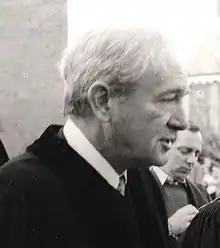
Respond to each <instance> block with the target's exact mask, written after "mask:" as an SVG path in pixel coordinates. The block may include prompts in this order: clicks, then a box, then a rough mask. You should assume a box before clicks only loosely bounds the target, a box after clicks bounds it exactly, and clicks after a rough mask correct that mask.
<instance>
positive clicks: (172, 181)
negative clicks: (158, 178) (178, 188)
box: [166, 176, 186, 187]
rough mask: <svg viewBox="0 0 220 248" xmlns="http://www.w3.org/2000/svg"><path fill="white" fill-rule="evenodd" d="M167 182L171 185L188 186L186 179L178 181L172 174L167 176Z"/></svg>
mask: <svg viewBox="0 0 220 248" xmlns="http://www.w3.org/2000/svg"><path fill="white" fill-rule="evenodd" d="M166 183H167V184H170V185H182V186H184V187H185V186H186V184H185V182H184V181H182V182H180V181H178V180H176V179H174V178H172V177H170V176H168V177H167V179H166Z"/></svg>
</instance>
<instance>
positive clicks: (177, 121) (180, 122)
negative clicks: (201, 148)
mask: <svg viewBox="0 0 220 248" xmlns="http://www.w3.org/2000/svg"><path fill="white" fill-rule="evenodd" d="M167 125H168V127H169V128H171V129H173V130H176V131H180V130H185V129H186V128H187V120H186V118H185V117H181V118H179V117H174V116H172V117H171V118H170V120H169V121H168V123H167Z"/></svg>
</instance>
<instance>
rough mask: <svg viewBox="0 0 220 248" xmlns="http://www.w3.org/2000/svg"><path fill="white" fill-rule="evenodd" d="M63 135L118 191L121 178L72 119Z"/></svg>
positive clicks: (68, 121)
mask: <svg viewBox="0 0 220 248" xmlns="http://www.w3.org/2000/svg"><path fill="white" fill-rule="evenodd" d="M63 133H64V136H65V138H66V140H67V143H68V144H69V146H70V147H71V148H73V149H74V150H75V151H76V152H77V153H78V154H79V155H80V156H82V157H83V158H84V159H85V160H86V161H87V162H88V163H89V164H90V165H91V166H92V167H93V168H94V169H95V170H96V171H97V172H98V173H99V174H100V175H101V176H102V177H103V178H104V179H105V180H106V181H107V182H108V183H109V184H110V185H111V186H112V187H113V188H115V189H117V187H118V185H119V177H120V176H119V175H118V173H117V172H116V171H115V170H114V169H113V167H112V166H111V165H110V164H109V163H108V162H107V160H106V159H105V158H104V157H103V156H102V155H101V154H100V153H99V152H98V151H97V150H96V149H95V147H94V146H93V145H92V144H91V143H90V142H89V140H88V139H87V138H86V137H85V136H84V134H83V133H82V132H81V130H80V129H79V128H78V127H77V126H76V125H75V123H74V122H73V121H72V120H71V119H68V120H67V122H66V124H65V125H64V128H63ZM125 177H126V172H125Z"/></svg>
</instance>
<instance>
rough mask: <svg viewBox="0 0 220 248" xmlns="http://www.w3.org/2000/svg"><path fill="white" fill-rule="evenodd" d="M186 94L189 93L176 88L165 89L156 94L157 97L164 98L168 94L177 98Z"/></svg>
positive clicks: (183, 89)
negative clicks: (175, 95)
mask: <svg viewBox="0 0 220 248" xmlns="http://www.w3.org/2000/svg"><path fill="white" fill-rule="evenodd" d="M188 93H189V91H188V90H187V89H185V88H184V87H183V88H176V89H167V90H164V91H163V92H158V96H160V97H162V96H166V95H169V94H177V95H179V96H185V95H187V94H188Z"/></svg>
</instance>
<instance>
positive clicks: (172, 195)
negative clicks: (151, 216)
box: [163, 183, 189, 218]
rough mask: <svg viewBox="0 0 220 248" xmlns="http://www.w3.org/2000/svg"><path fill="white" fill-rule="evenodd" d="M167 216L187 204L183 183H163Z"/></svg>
mask: <svg viewBox="0 0 220 248" xmlns="http://www.w3.org/2000/svg"><path fill="white" fill-rule="evenodd" d="M163 188H164V194H165V204H166V210H167V217H168V218H169V217H171V216H172V215H173V214H174V213H175V212H176V211H177V210H178V209H180V208H182V207H184V206H186V205H187V204H189V200H188V196H187V193H186V190H185V187H184V185H183V184H177V185H174V184H173V185H171V184H166V183H165V184H164V186H163Z"/></svg>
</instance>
